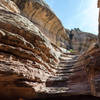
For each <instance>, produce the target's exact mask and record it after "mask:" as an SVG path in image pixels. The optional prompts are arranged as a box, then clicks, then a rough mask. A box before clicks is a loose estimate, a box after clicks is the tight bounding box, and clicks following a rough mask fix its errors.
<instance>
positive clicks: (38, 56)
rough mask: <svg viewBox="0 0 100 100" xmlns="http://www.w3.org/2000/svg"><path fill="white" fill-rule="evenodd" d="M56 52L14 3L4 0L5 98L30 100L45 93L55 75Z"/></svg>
mask: <svg viewBox="0 0 100 100" xmlns="http://www.w3.org/2000/svg"><path fill="white" fill-rule="evenodd" d="M22 3H23V2H22ZM13 6H14V7H13ZM56 50H58V49H57V47H55V48H54V47H53V46H52V45H51V42H50V40H49V39H48V38H47V37H46V36H45V35H44V34H43V33H42V32H41V31H40V30H39V28H38V27H37V26H36V25H34V24H33V23H32V22H31V21H30V20H28V19H27V18H25V17H23V16H21V15H20V10H19V9H18V7H17V6H16V4H15V3H14V2H12V1H10V0H8V1H6V0H0V95H1V94H2V95H1V96H3V97H14V98H17V97H23V98H28V99H30V98H33V97H35V96H36V94H37V93H39V92H44V91H45V82H46V80H47V79H48V77H50V76H52V75H54V74H55V69H56V66H57V63H58V57H57V56H56V55H57V54H56ZM58 51H59V50H58Z"/></svg>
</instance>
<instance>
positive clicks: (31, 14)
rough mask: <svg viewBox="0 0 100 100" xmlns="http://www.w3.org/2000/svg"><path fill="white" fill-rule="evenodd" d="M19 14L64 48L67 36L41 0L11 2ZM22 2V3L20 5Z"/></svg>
mask: <svg viewBox="0 0 100 100" xmlns="http://www.w3.org/2000/svg"><path fill="white" fill-rule="evenodd" d="M12 1H14V2H15V3H16V4H17V6H18V7H19V9H20V10H21V14H22V15H24V16H26V17H28V18H29V19H30V20H31V21H32V22H33V23H34V24H35V25H36V26H38V27H39V28H40V30H41V31H42V32H43V33H44V34H45V35H46V36H47V37H49V39H50V40H51V42H53V43H54V44H56V45H58V46H62V47H65V48H66V45H67V40H68V36H67V35H66V32H65V29H64V27H63V26H62V23H61V22H60V20H59V19H58V18H57V16H56V15H55V14H54V13H53V12H52V10H51V9H50V8H49V6H48V5H47V4H46V3H44V2H43V0H24V1H23V0H12ZM22 2H23V3H22Z"/></svg>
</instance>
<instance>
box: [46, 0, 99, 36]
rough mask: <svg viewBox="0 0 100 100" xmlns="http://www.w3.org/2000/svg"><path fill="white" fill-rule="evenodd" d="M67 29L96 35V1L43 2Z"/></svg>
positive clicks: (65, 0) (51, 0)
mask: <svg viewBox="0 0 100 100" xmlns="http://www.w3.org/2000/svg"><path fill="white" fill-rule="evenodd" d="M45 1H46V2H47V3H48V5H49V6H50V8H51V9H52V10H53V11H54V12H55V13H56V15H57V16H58V17H59V19H60V20H61V22H62V24H63V26H64V27H65V28H68V29H72V28H80V29H81V30H82V31H85V32H91V33H94V34H98V8H97V0H45Z"/></svg>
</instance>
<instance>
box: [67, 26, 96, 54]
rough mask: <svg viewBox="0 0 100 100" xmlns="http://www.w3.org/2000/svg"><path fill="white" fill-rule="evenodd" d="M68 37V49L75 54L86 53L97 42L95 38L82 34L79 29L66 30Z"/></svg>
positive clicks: (91, 35)
mask: <svg viewBox="0 0 100 100" xmlns="http://www.w3.org/2000/svg"><path fill="white" fill-rule="evenodd" d="M66 33H67V34H68V35H69V48H68V49H73V50H74V51H76V52H81V53H82V52H84V51H86V50H87V49H88V48H89V47H90V46H91V45H92V44H94V43H95V42H96V41H97V36H96V35H94V34H91V33H87V32H83V31H81V30H80V29H79V28H75V29H73V30H68V29H66Z"/></svg>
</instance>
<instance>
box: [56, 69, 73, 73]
mask: <svg viewBox="0 0 100 100" xmlns="http://www.w3.org/2000/svg"><path fill="white" fill-rule="evenodd" d="M73 71H74V69H67V70H59V71H58V72H57V73H72V72H73Z"/></svg>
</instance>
